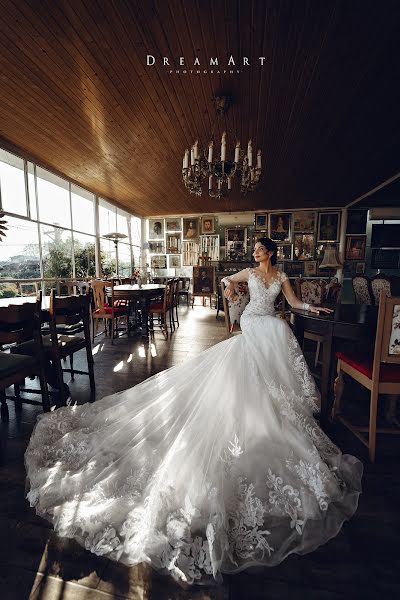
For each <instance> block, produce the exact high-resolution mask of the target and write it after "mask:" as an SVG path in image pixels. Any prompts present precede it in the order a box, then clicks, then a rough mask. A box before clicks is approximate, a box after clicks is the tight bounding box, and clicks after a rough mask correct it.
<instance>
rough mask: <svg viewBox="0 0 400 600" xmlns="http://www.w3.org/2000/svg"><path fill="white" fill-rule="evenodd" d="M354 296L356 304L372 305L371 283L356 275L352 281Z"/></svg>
mask: <svg viewBox="0 0 400 600" xmlns="http://www.w3.org/2000/svg"><path fill="white" fill-rule="evenodd" d="M352 285H353V291H354V296H355V299H356V304H369V305H371V304H373V303H374V300H373V293H372V289H371V281H370V279H369V277H366V276H365V275H356V276H355V277H353V279H352Z"/></svg>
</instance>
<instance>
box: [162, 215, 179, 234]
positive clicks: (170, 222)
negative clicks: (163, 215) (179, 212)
mask: <svg viewBox="0 0 400 600" xmlns="http://www.w3.org/2000/svg"><path fill="white" fill-rule="evenodd" d="M165 226H166V229H167V231H182V223H181V219H180V218H178V217H177V218H176V219H165Z"/></svg>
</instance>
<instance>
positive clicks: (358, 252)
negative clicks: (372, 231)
mask: <svg viewBox="0 0 400 600" xmlns="http://www.w3.org/2000/svg"><path fill="white" fill-rule="evenodd" d="M366 244H367V236H366V235H348V236H346V257H345V258H346V260H358V261H362V260H364V259H365V247H366Z"/></svg>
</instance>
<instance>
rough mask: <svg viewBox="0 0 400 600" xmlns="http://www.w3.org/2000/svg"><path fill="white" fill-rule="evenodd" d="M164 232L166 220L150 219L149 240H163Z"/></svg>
mask: <svg viewBox="0 0 400 600" xmlns="http://www.w3.org/2000/svg"><path fill="white" fill-rule="evenodd" d="M164 231H165V230H164V219H149V240H163V239H164Z"/></svg>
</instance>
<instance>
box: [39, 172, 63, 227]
mask: <svg viewBox="0 0 400 600" xmlns="http://www.w3.org/2000/svg"><path fill="white" fill-rule="evenodd" d="M36 178H37V179H36V184H37V191H38V199H39V219H40V221H42V222H44V223H51V224H53V225H62V227H67V228H68V227H71V211H70V205H69V183H68V182H67V181H65V179H61V177H58V175H53V173H50V172H49V171H45V170H44V169H42V168H41V167H37V168H36Z"/></svg>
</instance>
